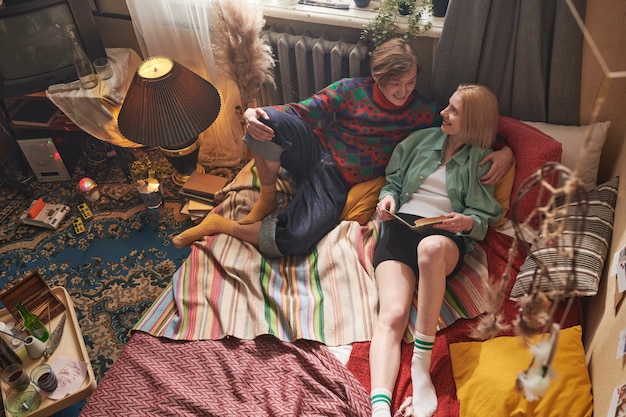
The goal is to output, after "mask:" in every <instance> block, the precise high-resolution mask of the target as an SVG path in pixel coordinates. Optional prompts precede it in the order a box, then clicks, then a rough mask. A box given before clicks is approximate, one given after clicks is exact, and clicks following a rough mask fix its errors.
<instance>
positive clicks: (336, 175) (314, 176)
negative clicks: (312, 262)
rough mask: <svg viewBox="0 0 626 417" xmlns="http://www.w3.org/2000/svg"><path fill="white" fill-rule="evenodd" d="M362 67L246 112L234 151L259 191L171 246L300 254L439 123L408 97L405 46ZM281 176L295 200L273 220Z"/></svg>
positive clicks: (497, 158)
mask: <svg viewBox="0 0 626 417" xmlns="http://www.w3.org/2000/svg"><path fill="white" fill-rule="evenodd" d="M370 62H371V64H370V66H371V73H372V76H371V77H365V78H346V79H342V80H339V81H337V82H335V83H333V84H331V85H330V86H328V87H326V88H324V89H322V90H321V91H319V92H318V93H316V94H314V95H313V96H311V97H309V98H307V99H305V100H303V101H301V102H299V103H290V104H287V105H282V106H272V107H264V108H251V109H247V110H246V112H245V114H244V119H245V124H246V127H247V133H246V135H245V136H244V141H245V142H246V144H247V145H248V147H249V149H250V150H251V152H252V155H253V157H254V161H255V164H256V167H257V171H258V175H259V179H260V182H261V191H260V196H259V200H258V201H257V202H256V203H255V205H254V207H253V208H252V210H251V211H250V213H249V214H248V215H247V216H245V217H244V218H242V219H239V220H238V221H233V220H230V219H226V218H224V217H222V216H220V215H218V214H216V213H210V214H209V215H207V216H206V217H205V218H204V219H203V221H202V222H201V223H200V224H198V225H196V226H194V227H192V228H190V229H188V230H186V231H184V232H182V233H181V234H179V235H178V236H175V237H174V238H173V239H172V241H173V244H174V246H176V247H177V248H181V247H184V246H188V245H190V244H191V243H193V242H194V241H197V240H201V239H202V238H203V237H204V236H209V235H214V234H217V233H225V234H228V235H231V236H233V237H235V238H238V239H240V240H243V241H246V242H249V243H251V244H253V245H255V246H256V247H258V248H259V251H260V252H261V253H262V254H263V255H264V256H267V257H279V256H285V255H304V254H306V253H308V252H309V250H310V249H311V248H312V247H313V246H314V245H315V244H316V243H317V242H318V241H319V240H320V239H321V238H322V237H323V236H324V235H326V234H327V233H328V232H329V231H331V230H332V229H333V228H334V227H335V226H336V225H337V224H338V223H339V221H340V216H341V213H342V211H343V209H344V205H345V203H346V199H347V196H348V192H349V191H350V188H351V187H352V186H354V185H356V184H359V183H362V182H365V181H368V180H372V179H375V178H377V177H381V176H383V175H384V173H385V167H386V166H387V162H388V161H389V157H390V156H391V153H392V151H393V149H394V148H395V146H396V145H397V144H398V143H400V142H401V141H402V140H403V139H404V138H406V136H407V135H408V134H410V133H412V132H414V131H415V130H419V129H424V128H428V127H432V126H438V125H439V124H440V123H441V120H440V118H439V115H438V113H437V105H436V104H435V103H434V102H429V101H426V100H425V99H423V98H422V97H420V96H419V95H418V94H417V93H416V92H415V82H416V78H417V74H418V73H419V71H420V63H419V58H418V56H417V53H416V52H415V51H414V50H413V48H412V47H411V46H410V45H409V44H408V43H407V42H405V41H404V40H402V39H399V38H395V39H392V40H390V41H387V42H386V43H384V44H382V45H380V46H379V47H378V48H377V49H376V50H375V51H374V52H373V54H372V57H371V61H370ZM321 121H324V122H327V123H323V124H320V123H319V122H321ZM312 126H313V127H312ZM512 160H513V154H512V152H511V150H510V149H509V148H506V147H505V148H503V149H502V150H500V151H498V152H493V153H492V154H490V155H488V156H486V157H485V159H483V160H482V161H481V164H485V163H486V162H487V161H491V162H492V167H491V169H490V170H489V171H488V172H487V174H486V175H485V176H484V177H483V178H482V180H483V181H484V183H485V184H488V185H494V184H495V183H496V182H497V181H498V180H500V179H501V178H502V177H503V176H504V175H505V173H506V170H507V169H508V167H509V166H510V165H511V163H512ZM281 166H282V167H283V168H284V169H286V170H287V172H289V174H290V175H291V176H292V177H293V178H294V180H295V182H296V184H295V195H294V197H293V200H292V201H291V202H290V203H289V204H288V205H287V206H286V208H285V209H284V210H282V211H281V212H280V213H278V214H277V215H276V216H273V214H274V211H275V210H276V208H277V198H276V179H277V174H278V171H279V168H280V167H281ZM372 208H373V207H372Z"/></svg>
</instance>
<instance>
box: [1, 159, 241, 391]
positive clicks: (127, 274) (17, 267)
mask: <svg viewBox="0 0 626 417" xmlns="http://www.w3.org/2000/svg"><path fill="white" fill-rule="evenodd" d="M123 152H125V155H124V156H123V157H122V156H121V155H118V156H111V155H109V156H108V157H107V156H106V154H102V155H100V154H98V153H97V152H94V151H93V150H91V151H90V152H85V153H83V155H82V156H81V158H80V159H79V161H78V163H77V167H76V169H75V170H74V173H73V175H72V179H71V180H70V181H62V182H45V183H42V182H38V181H37V180H35V179H30V180H29V179H27V178H26V179H24V178H22V177H21V175H22V174H20V173H19V169H15V170H11V169H10V168H9V169H7V167H6V166H5V169H4V171H5V172H18V173H17V174H15V175H16V176H17V178H16V179H17V180H18V181H20V182H24V183H26V184H27V185H28V186H29V188H30V190H29V191H22V190H19V189H14V188H12V187H9V186H7V185H2V186H0V262H1V265H2V269H1V271H0V288H3V287H4V286H5V285H6V284H7V283H9V282H13V281H15V280H16V279H18V278H19V277H20V276H21V275H22V274H24V273H25V272H26V271H29V270H31V269H33V268H36V269H37V270H38V272H39V273H40V275H41V276H42V277H44V278H45V279H46V281H47V282H48V284H49V286H51V287H53V286H63V287H65V288H66V290H67V291H68V293H69V294H70V296H71V298H72V301H73V303H74V306H75V308H76V313H77V316H78V320H79V323H80V327H81V329H82V332H83V337H84V340H85V345H86V346H87V351H88V353H89V357H90V360H91V365H92V367H93V369H94V372H95V375H96V378H97V380H98V381H99V380H101V379H102V377H103V376H104V374H105V373H106V372H107V370H108V369H109V368H110V367H111V366H112V365H113V363H114V361H115V359H116V358H117V355H118V353H119V352H120V351H121V349H122V348H123V346H124V344H125V343H126V342H127V341H128V338H129V336H130V329H131V328H132V327H133V325H134V324H135V322H136V321H137V320H138V319H139V317H140V316H141V315H142V314H143V312H144V311H145V310H146V309H147V308H148V307H149V306H150V305H151V303H152V301H153V300H154V299H155V298H156V297H157V295H158V294H159V293H160V292H161V291H162V289H163V288H165V287H166V286H167V285H168V283H169V281H170V279H171V277H172V275H173V273H174V272H175V271H176V270H177V269H178V267H179V265H180V264H181V263H182V261H183V260H184V259H185V258H186V257H187V256H188V254H189V249H188V248H185V249H176V248H175V247H174V246H173V245H172V244H171V238H172V237H173V236H174V235H176V234H178V233H179V232H181V231H183V230H185V229H186V228H188V227H190V226H192V225H193V223H192V222H191V220H190V219H189V217H188V216H186V215H183V214H181V213H180V209H181V207H182V205H183V203H184V200H183V199H182V198H181V197H180V196H178V194H177V193H178V189H179V188H180V186H178V185H176V184H174V183H173V182H172V181H171V179H167V180H165V181H163V183H162V194H163V200H164V203H163V204H162V205H161V206H160V207H159V208H157V209H148V208H147V206H146V204H145V203H144V202H143V200H142V197H141V195H140V194H139V193H138V192H137V190H136V188H135V186H134V185H133V184H131V183H130V181H129V180H128V179H127V177H126V175H125V174H124V171H123V170H122V167H123V166H124V165H123V164H124V163H125V162H124V160H128V159H126V158H127V157H128V156H129V154H128V153H129V152H130V154H131V155H130V157H131V158H134V157H138V156H139V155H138V153H148V154H149V155H150V157H151V158H154V159H157V160H159V159H162V161H160V162H161V163H163V164H168V162H167V161H166V160H165V159H164V158H163V157H162V156H161V154H160V152H158V151H157V150H151V149H149V150H144V149H141V150H134V151H133V150H130V151H128V150H127V151H123ZM8 163H9V164H10V163H12V162H11V161H10V162H8ZM209 171H210V172H211V173H213V174H216V175H222V176H225V177H228V178H229V179H232V178H233V177H234V175H235V173H236V169H235V168H228V167H225V168H213V169H211V170H209ZM83 177H89V178H91V179H93V180H94V181H95V182H96V183H97V184H98V190H99V192H100V198H99V199H98V200H97V201H92V202H90V201H86V200H85V197H84V195H83V194H82V193H81V192H80V191H79V190H78V188H77V184H78V182H79V180H80V179H81V178H83ZM40 197H41V198H43V200H44V201H45V202H46V203H50V204H64V205H67V206H69V207H70V211H69V214H68V215H66V216H65V218H64V219H63V220H62V222H61V223H60V225H59V227H58V228H57V229H56V230H49V229H45V228H42V227H37V226H29V225H24V224H21V223H20V220H19V216H20V215H21V214H22V213H23V212H24V211H25V210H27V209H28V207H29V206H30V204H31V202H32V201H33V200H36V199H38V198H40ZM84 202H87V204H88V207H89V209H90V210H91V211H92V213H93V217H92V218H91V219H89V220H87V221H84V225H85V231H84V232H83V233H78V234H77V233H76V231H75V230H74V227H73V225H72V220H74V219H76V218H77V217H80V213H79V211H78V205H79V204H81V203H84Z"/></svg>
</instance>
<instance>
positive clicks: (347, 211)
mask: <svg viewBox="0 0 626 417" xmlns="http://www.w3.org/2000/svg"><path fill="white" fill-rule="evenodd" d="M383 185H385V177H378V178H374V179H373V180H369V181H365V182H362V183H360V184H357V185H355V186H353V187H352V188H350V191H349V192H348V199H347V200H346V205H345V206H344V208H343V212H342V213H341V216H340V218H339V220H340V221H341V220H354V221H357V222H359V224H361V225H364V224H365V223H367V222H368V221H369V220H370V218H371V217H372V214H373V213H374V209H375V208H376V204H377V203H378V194H379V193H380V189H381V188H383Z"/></svg>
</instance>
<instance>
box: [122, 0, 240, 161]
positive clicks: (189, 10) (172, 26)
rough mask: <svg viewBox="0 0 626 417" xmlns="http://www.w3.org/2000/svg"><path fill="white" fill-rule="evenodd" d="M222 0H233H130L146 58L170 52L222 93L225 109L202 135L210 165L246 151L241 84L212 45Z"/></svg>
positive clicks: (202, 154)
mask: <svg viewBox="0 0 626 417" xmlns="http://www.w3.org/2000/svg"><path fill="white" fill-rule="evenodd" d="M220 1H232V0H176V1H172V0H126V4H127V6H128V10H129V12H130V16H131V19H132V22H133V27H134V30H135V34H136V36H137V40H138V41H139V45H140V47H141V53H142V55H143V57H144V58H147V57H150V56H153V55H165V56H168V57H170V58H172V59H173V60H175V61H177V62H179V63H180V64H182V65H184V66H186V67H187V68H189V69H190V70H192V71H194V72H195V73H196V74H198V75H200V76H202V77H204V78H205V79H207V80H208V81H210V82H211V83H213V85H215V87H216V88H217V89H218V90H219V92H220V94H221V97H222V109H221V111H220V115H219V116H218V118H217V120H216V121H215V122H214V123H213V125H211V126H210V127H209V128H208V129H207V130H206V131H205V132H204V133H202V134H201V135H200V139H199V140H200V155H199V157H198V162H199V163H200V164H201V165H205V166H211V165H213V166H230V165H234V164H237V163H238V162H240V161H241V160H242V159H245V155H246V147H245V145H244V144H243V142H242V140H241V138H242V136H243V129H242V126H241V120H240V118H239V115H238V114H237V112H236V107H237V106H238V105H239V103H240V99H239V90H238V89H237V86H236V84H235V83H234V81H232V80H231V79H230V78H228V77H226V76H225V75H224V73H223V72H220V70H219V68H216V65H215V59H214V56H213V48H212V46H211V35H210V30H209V28H210V27H211V24H212V22H211V19H212V12H211V10H212V9H213V6H214V3H215V2H220ZM243 3H245V1H244V2H243Z"/></svg>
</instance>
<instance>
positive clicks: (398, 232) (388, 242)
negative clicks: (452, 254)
mask: <svg viewBox="0 0 626 417" xmlns="http://www.w3.org/2000/svg"><path fill="white" fill-rule="evenodd" d="M398 216H400V217H402V218H403V219H404V220H406V221H407V222H408V223H410V224H413V222H414V221H415V220H417V219H419V218H421V217H420V216H413V215H410V214H403V213H398ZM431 235H442V236H447V237H449V238H450V239H452V240H453V241H454V243H456V246H457V247H458V248H459V260H458V261H457V263H456V266H455V267H454V270H453V271H452V272H451V273H450V274H449V275H448V277H451V276H452V275H454V274H456V273H457V272H458V271H459V269H461V265H462V264H463V257H464V256H465V243H464V241H463V238H462V237H461V236H458V235H456V234H454V233H450V232H447V231H445V230H437V229H428V231H427V232H426V233H417V232H415V231H413V230H411V229H409V228H408V227H407V226H405V225H403V224H401V223H400V222H399V221H397V220H390V221H387V222H385V223H384V225H383V233H382V237H381V238H380V240H379V241H378V243H377V244H376V250H375V251H374V268H376V267H377V266H378V264H380V263H381V262H384V261H398V262H402V263H403V264H405V265H407V266H408V267H410V268H411V269H412V270H413V273H414V274H415V278H418V277H419V272H418V269H417V245H418V243H420V241H421V240H422V239H423V238H425V237H426V236H431Z"/></svg>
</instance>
